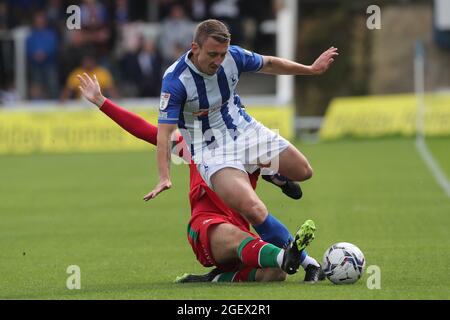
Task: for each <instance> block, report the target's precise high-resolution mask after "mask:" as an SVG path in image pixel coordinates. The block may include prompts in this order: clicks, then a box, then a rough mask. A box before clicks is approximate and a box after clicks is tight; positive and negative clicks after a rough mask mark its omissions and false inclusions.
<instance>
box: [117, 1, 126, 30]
mask: <svg viewBox="0 0 450 320" xmlns="http://www.w3.org/2000/svg"><path fill="white" fill-rule="evenodd" d="M115 4H116V11H115V18H116V22H117V23H118V24H119V25H122V24H125V23H128V22H129V21H130V8H129V6H128V5H129V3H128V0H116V2H115Z"/></svg>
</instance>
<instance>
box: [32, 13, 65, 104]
mask: <svg viewBox="0 0 450 320" xmlns="http://www.w3.org/2000/svg"><path fill="white" fill-rule="evenodd" d="M26 47H27V60H28V65H29V75H30V82H31V85H32V86H38V87H40V88H41V90H40V92H42V94H43V96H33V95H30V98H32V99H34V98H56V97H57V94H58V73H57V68H56V63H57V60H56V58H57V56H56V54H57V49H58V40H57V37H56V33H55V31H53V30H51V29H49V28H47V18H46V15H45V13H44V12H42V11H40V12H37V13H36V14H35V15H34V20H33V28H32V30H31V33H30V35H29V36H28V38H27V42H26Z"/></svg>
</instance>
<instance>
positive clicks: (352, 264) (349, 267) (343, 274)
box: [322, 242, 366, 284]
mask: <svg viewBox="0 0 450 320" xmlns="http://www.w3.org/2000/svg"><path fill="white" fill-rule="evenodd" d="M365 265H366V261H365V259H364V255H363V253H362V251H361V250H360V249H359V248H358V247H357V246H355V245H354V244H351V243H348V242H339V243H335V244H333V245H332V246H331V247H329V248H328V249H327V251H325V253H324V255H323V265H322V266H323V271H324V272H325V274H326V276H327V278H328V279H329V280H330V281H331V282H333V283H334V284H351V283H355V282H356V281H358V279H359V278H361V276H362V274H363V272H364V267H365Z"/></svg>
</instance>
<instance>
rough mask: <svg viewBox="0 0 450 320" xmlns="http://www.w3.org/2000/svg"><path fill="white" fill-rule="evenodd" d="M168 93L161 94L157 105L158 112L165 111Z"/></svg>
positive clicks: (168, 97)
mask: <svg viewBox="0 0 450 320" xmlns="http://www.w3.org/2000/svg"><path fill="white" fill-rule="evenodd" d="M169 99H170V93H166V92H162V93H161V102H160V104H159V110H165V109H166V108H167V106H168V105H169Z"/></svg>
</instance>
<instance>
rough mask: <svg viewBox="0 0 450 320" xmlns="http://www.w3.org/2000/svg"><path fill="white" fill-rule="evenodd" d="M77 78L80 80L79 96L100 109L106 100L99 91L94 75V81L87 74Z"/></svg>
mask: <svg viewBox="0 0 450 320" xmlns="http://www.w3.org/2000/svg"><path fill="white" fill-rule="evenodd" d="M77 78H78V80H80V86H79V87H78V88H79V89H80V91H81V94H82V95H83V96H84V97H85V98H86V99H87V100H89V101H90V102H92V103H93V104H95V105H96V106H97V107H99V108H100V107H101V106H102V105H103V103H104V102H105V100H106V98H105V97H104V96H103V94H102V92H101V90H100V84H99V83H98V80H97V76H96V75H95V74H94V79H92V78H91V77H90V76H89V75H88V74H87V73H83V75H79V74H78V75H77Z"/></svg>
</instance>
